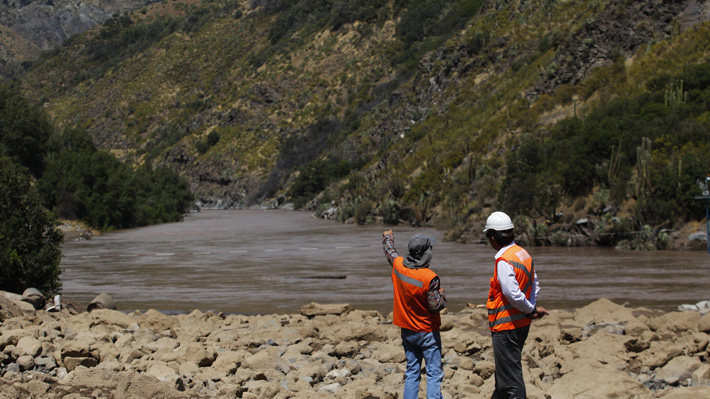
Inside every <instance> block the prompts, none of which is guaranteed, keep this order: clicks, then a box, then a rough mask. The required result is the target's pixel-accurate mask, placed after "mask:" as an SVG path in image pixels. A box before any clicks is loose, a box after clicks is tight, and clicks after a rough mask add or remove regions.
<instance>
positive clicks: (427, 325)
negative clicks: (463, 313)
mask: <svg viewBox="0 0 710 399" xmlns="http://www.w3.org/2000/svg"><path fill="white" fill-rule="evenodd" d="M382 237H383V239H382V247H383V249H384V251H385V256H386V257H387V260H388V261H389V263H390V265H392V286H393V288H394V309H393V316H392V323H393V324H394V325H396V326H398V327H400V328H401V336H402V346H404V353H405V355H406V356H407V370H406V372H405V379H404V396H403V399H416V398H418V397H419V382H420V381H421V372H422V359H423V360H424V363H425V365H426V375H427V384H426V385H427V398H428V399H440V398H441V397H442V396H441V381H442V380H443V379H444V371H443V369H442V367H441V335H440V334H439V327H440V326H441V317H440V316H439V312H440V311H441V310H442V309H444V308H445V307H446V293H445V292H444V289H443V288H441V283H440V281H439V276H437V275H436V273H434V272H433V271H432V270H431V269H429V263H430V262H431V258H432V255H431V248H432V246H433V245H434V244H435V243H436V241H434V239H433V238H431V237H428V236H426V235H424V234H415V235H413V236H412V238H410V239H409V243H408V245H407V248H408V252H407V255H406V256H404V257H402V256H399V254H398V253H397V250H396V249H395V248H394V234H393V233H392V230H388V231H385V232H384V233H382Z"/></svg>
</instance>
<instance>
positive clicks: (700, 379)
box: [690, 363, 710, 386]
mask: <svg viewBox="0 0 710 399" xmlns="http://www.w3.org/2000/svg"><path fill="white" fill-rule="evenodd" d="M690 382H691V384H692V385H707V386H710V364H707V363H703V364H701V365H700V366H699V367H698V368H697V369H695V371H693V374H692V375H691V376H690Z"/></svg>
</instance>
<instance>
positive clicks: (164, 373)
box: [146, 364, 185, 391]
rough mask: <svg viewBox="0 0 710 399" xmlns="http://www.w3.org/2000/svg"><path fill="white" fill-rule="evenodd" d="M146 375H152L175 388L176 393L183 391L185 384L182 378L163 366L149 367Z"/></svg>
mask: <svg viewBox="0 0 710 399" xmlns="http://www.w3.org/2000/svg"><path fill="white" fill-rule="evenodd" d="M146 374H147V375H152V376H153V377H155V378H157V379H159V380H160V381H163V382H165V383H167V384H168V385H170V386H173V387H175V389H177V390H178V391H184V390H185V383H184V382H183V380H182V378H180V376H179V375H178V374H177V373H176V372H175V370H173V369H172V368H170V367H168V366H167V365H165V364H155V365H153V366H150V367H149V368H148V370H146Z"/></svg>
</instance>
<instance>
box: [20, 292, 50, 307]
mask: <svg viewBox="0 0 710 399" xmlns="http://www.w3.org/2000/svg"><path fill="white" fill-rule="evenodd" d="M22 300H23V301H24V302H27V303H29V304H31V305H32V306H33V307H34V308H35V310H39V309H43V308H44V304H45V303H46V302H47V298H45V297H44V294H42V293H41V292H40V291H39V290H38V289H36V288H27V289H26V290H25V291H24V292H23V293H22Z"/></svg>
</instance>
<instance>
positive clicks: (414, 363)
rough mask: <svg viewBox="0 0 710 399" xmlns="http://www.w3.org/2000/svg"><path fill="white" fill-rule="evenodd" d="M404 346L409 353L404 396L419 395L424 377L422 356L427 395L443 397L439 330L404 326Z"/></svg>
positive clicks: (429, 398)
mask: <svg viewBox="0 0 710 399" xmlns="http://www.w3.org/2000/svg"><path fill="white" fill-rule="evenodd" d="M402 346H404V353H405V354H406V355H407V371H406V374H405V377H404V398H403V399H417V398H418V397H419V382H420V381H421V379H422V377H421V374H422V358H423V359H424V363H425V365H426V381H427V383H426V397H427V399H440V398H441V381H442V380H443V379H444V370H443V369H442V368H441V335H440V334H439V332H438V331H434V332H416V331H412V330H408V329H406V328H402Z"/></svg>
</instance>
